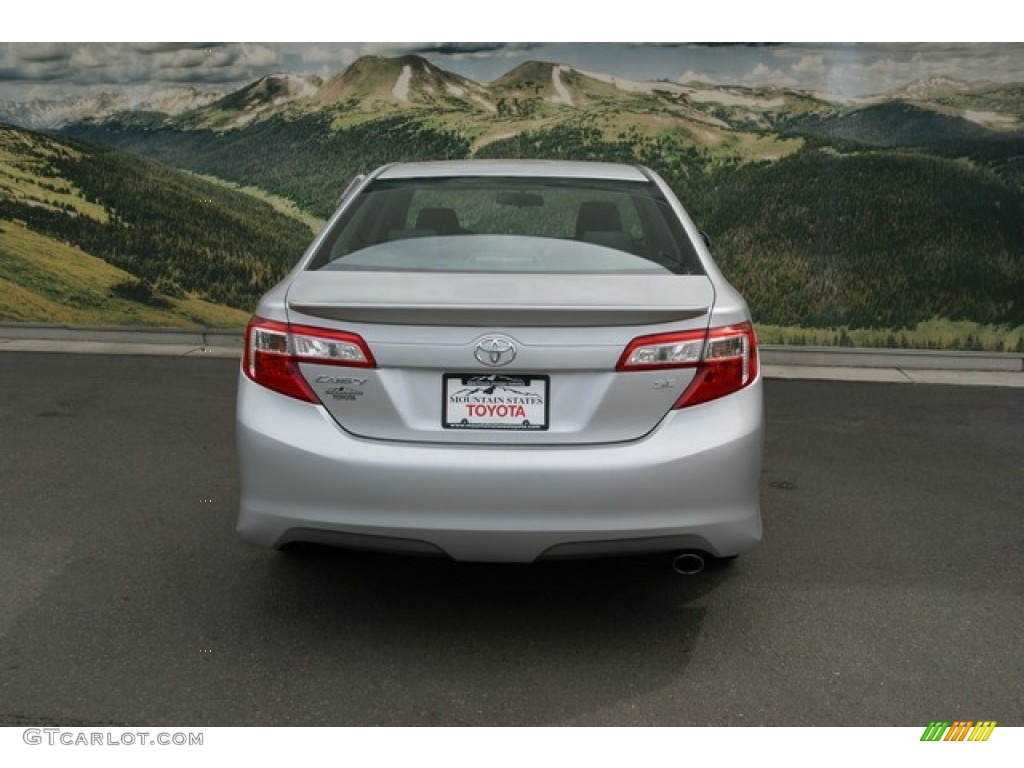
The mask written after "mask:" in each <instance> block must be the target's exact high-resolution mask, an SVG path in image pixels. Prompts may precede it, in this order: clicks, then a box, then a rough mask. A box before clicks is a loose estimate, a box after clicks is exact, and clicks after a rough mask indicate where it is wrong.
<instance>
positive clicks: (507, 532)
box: [237, 161, 763, 562]
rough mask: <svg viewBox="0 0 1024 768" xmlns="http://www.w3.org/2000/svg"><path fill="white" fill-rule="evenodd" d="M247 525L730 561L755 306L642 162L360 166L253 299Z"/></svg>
mask: <svg viewBox="0 0 1024 768" xmlns="http://www.w3.org/2000/svg"><path fill="white" fill-rule="evenodd" d="M237 428H238V452H239V471H240V486H241V500H240V512H239V518H238V531H239V533H240V534H241V536H242V537H243V538H244V539H246V540H247V541H250V542H252V543H255V544H259V545H263V546H268V547H278V548H280V547H283V546H285V545H287V544H290V543H292V542H320V543H327V544H333V545H337V546H341V547H350V548H359V549H376V550H384V551H392V552H408V553H420V554H435V555H442V556H448V557H451V558H454V559H456V560H470V561H503V562H531V561H535V560H538V559H542V558H558V557H572V556H586V555H605V554H621V553H633V552H635V553H646V552H693V553H700V554H701V555H703V556H714V557H731V556H734V555H738V554H741V553H743V552H746V551H748V550H750V549H751V548H753V547H754V546H755V545H756V544H757V543H758V541H759V540H760V538H761V518H760V511H759V492H758V479H759V475H760V467H761V445H762V429H763V415H762V387H761V376H760V373H759V367H758V355H757V344H756V340H755V338H754V331H753V328H752V326H751V323H750V315H749V312H748V309H747V306H746V304H745V302H744V301H743V299H742V298H741V297H740V296H739V295H738V294H737V292H736V291H735V290H734V289H733V288H732V287H731V286H730V285H729V284H728V283H727V282H726V280H725V279H724V278H723V276H722V275H721V273H720V272H719V271H718V269H717V267H716V266H715V264H714V262H713V261H712V259H711V255H710V254H709V252H708V250H707V248H706V246H705V244H704V241H703V239H702V237H701V235H700V233H699V232H698V230H697V229H696V227H695V226H694V224H693V222H692V221H691V220H690V218H689V217H688V216H687V214H686V212H685V211H684V210H683V208H682V206H681V205H680V203H679V201H678V200H677V199H676V198H675V196H674V195H673V193H672V191H671V190H670V189H669V187H668V186H667V185H666V184H665V182H664V181H663V180H662V179H661V178H660V177H658V176H657V175H656V174H655V173H653V172H652V171H650V170H648V169H645V168H640V167H633V166H626V165H612V164H600V163H570V162H544V161H454V162H437V163H408V164H398V165H391V166H385V167H384V168H381V169H378V170H377V171H375V172H374V173H372V174H370V175H369V176H367V177H366V178H360V179H358V180H357V181H356V182H354V183H353V185H352V186H350V188H349V189H348V190H347V191H346V193H345V194H344V195H343V197H342V200H341V201H340V203H339V206H338V209H337V211H336V212H335V213H334V215H333V216H332V217H331V219H330V221H329V222H328V223H327V225H326V226H325V228H324V230H323V232H322V233H321V234H320V235H319V236H318V237H317V238H316V240H315V241H314V242H313V244H312V245H311V246H310V248H309V250H308V251H307V252H306V254H305V255H304V256H303V257H302V259H301V260H300V262H299V264H298V265H297V266H296V267H295V268H294V269H293V270H292V272H291V273H290V274H289V275H288V276H287V277H286V278H285V279H284V280H283V281H282V282H281V283H280V284H278V285H277V286H276V287H275V288H273V289H272V290H271V291H270V292H269V293H267V294H266V295H265V296H264V297H263V298H262V300H261V301H260V303H259V305H258V307H257V309H256V313H255V315H254V316H253V318H252V320H251V322H250V323H249V327H248V329H247V331H246V339H245V352H244V357H243V360H242V370H241V374H240V376H239V383H238V410H237Z"/></svg>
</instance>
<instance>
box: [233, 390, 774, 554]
mask: <svg viewBox="0 0 1024 768" xmlns="http://www.w3.org/2000/svg"><path fill="white" fill-rule="evenodd" d="M237 429H238V459H239V473H240V488H241V498H240V510H239V517H238V532H239V534H240V535H241V536H242V538H243V539H245V540H246V541H249V542H251V543H253V544H257V545H261V546H269V547H278V546H281V545H283V544H286V543H288V542H292V541H320V542H325V543H333V544H339V545H342V546H348V547H356V548H370V549H382V550H394V551H409V552H421V553H432V554H446V555H448V556H450V557H452V558H454V559H456V560H476V561H496V562H531V561H533V560H536V559H538V558H542V557H560V556H577V555H598V554H612V553H624V552H652V551H669V550H676V549H690V548H693V549H701V550H704V551H706V552H708V553H710V554H712V555H716V556H722V557H724V556H730V555H736V554H741V553H743V552H746V551H748V550H750V549H751V548H753V547H754V546H756V544H757V543H758V542H759V541H760V539H761V517H760V506H759V487H758V483H759V476H760V469H761V446H762V430H763V412H762V393H761V381H760V379H758V380H757V381H756V382H755V383H754V384H752V385H751V386H750V387H748V388H746V389H745V390H743V391H741V392H738V393H736V394H734V395H731V396H730V397H727V398H723V399H722V400H718V401H714V402H711V403H706V404H704V405H700V406H695V407H692V408H687V409H684V410H682V411H674V412H672V413H671V414H670V415H669V416H668V417H666V418H665V420H664V421H663V422H662V423H661V424H660V425H659V426H658V428H657V429H655V430H654V431H653V432H652V433H650V434H649V435H648V436H647V437H645V438H643V439H641V440H637V441H633V442H628V443H616V444H609V445H599V446H549V447H536V448H535V447H522V446H517V447H514V448H510V447H491V446H482V445H465V444H444V445H441V444H416V443H397V442H385V441H375V440H365V439H361V438H356V437H353V436H351V435H349V434H348V433H346V432H345V431H344V430H342V429H341V428H339V427H338V425H337V423H336V422H335V421H334V420H333V419H332V418H331V416H330V415H329V414H328V413H327V412H326V410H325V409H324V408H323V407H322V406H314V405H310V404H307V403H302V402H299V401H297V400H292V399H290V398H287V397H284V396H281V395H278V394H276V393H274V392H271V391H269V390H267V389H264V388H263V387H261V386H259V385H257V384H254V383H253V382H251V381H249V380H248V379H246V378H245V377H244V376H241V377H240V378H239V389H238V421H237Z"/></svg>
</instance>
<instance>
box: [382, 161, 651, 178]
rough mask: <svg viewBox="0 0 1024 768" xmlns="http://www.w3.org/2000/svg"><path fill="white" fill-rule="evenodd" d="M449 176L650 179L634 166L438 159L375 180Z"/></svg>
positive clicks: (389, 170) (388, 170)
mask: <svg viewBox="0 0 1024 768" xmlns="http://www.w3.org/2000/svg"><path fill="white" fill-rule="evenodd" d="M450 176H529V177H547V178H559V179H607V180H610V181H650V179H648V177H647V176H646V175H645V174H644V172H643V171H642V170H641V169H640V168H639V167H638V166H635V165H625V164H623V163H589V162H578V161H568V160H438V161H431V162H420V163H396V164H395V165H389V166H385V167H384V168H382V169H380V170H379V171H378V172H377V174H376V177H377V178H379V179H417V178H431V177H435V178H436V177H450Z"/></svg>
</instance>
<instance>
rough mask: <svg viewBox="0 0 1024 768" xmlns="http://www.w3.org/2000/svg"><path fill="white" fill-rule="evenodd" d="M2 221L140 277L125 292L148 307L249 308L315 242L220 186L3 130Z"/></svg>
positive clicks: (107, 151) (97, 149)
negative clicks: (187, 303)
mask: <svg viewBox="0 0 1024 768" xmlns="http://www.w3.org/2000/svg"><path fill="white" fill-rule="evenodd" d="M0 220H8V221H12V222H21V223H23V224H24V225H26V226H27V227H28V228H29V229H31V230H33V231H34V232H37V233H40V234H43V235H46V236H48V237H49V238H52V239H54V240H56V241H59V242H63V243H69V244H73V245H75V246H76V247H78V248H80V249H81V250H82V251H84V252H86V253H88V254H91V255H93V256H98V257H100V258H102V259H103V260H105V261H107V262H108V263H110V264H111V265H113V266H115V267H118V268H120V269H122V270H124V271H125V272H127V273H129V274H131V275H133V276H135V277H136V278H137V281H136V282H135V283H134V284H130V285H126V286H123V287H122V288H121V289H120V290H121V292H122V294H124V295H125V296H128V297H134V298H136V299H138V300H139V301H141V302H143V303H145V302H149V303H150V304H153V303H155V302H156V303H158V302H160V301H166V299H167V298H168V297H172V298H173V297H183V296H184V295H186V294H194V295H195V296H197V297H201V298H204V299H208V300H210V301H213V302H216V303H220V304H225V305H228V306H231V307H237V308H240V309H247V310H248V309H251V307H252V306H253V304H254V302H255V299H256V298H257V297H258V296H259V295H260V294H261V293H263V292H264V291H265V290H267V289H268V288H269V287H270V286H271V285H273V284H274V283H275V282H276V281H277V280H279V279H280V278H281V276H282V275H283V274H284V272H285V271H287V269H289V268H290V267H291V266H292V264H294V262H295V261H296V259H297V258H298V257H299V255H300V254H301V253H302V251H303V249H304V248H305V247H306V245H308V243H309V240H310V239H311V237H312V233H311V232H310V230H309V228H308V227H307V226H305V225H303V224H302V223H301V222H299V221H296V220H295V219H293V218H290V217H288V216H284V215H282V214H280V213H278V212H277V211H275V210H274V209H273V208H272V207H271V206H270V205H268V204H266V203H264V202H262V201H259V200H257V199H255V198H253V197H251V196H248V195H245V194H242V193H240V192H236V191H233V190H230V189H226V188H224V187H223V186H221V185H217V184H212V183H210V182H208V181H205V180H202V179H197V178H195V177H193V176H190V175H188V174H186V173H183V172H181V171H176V170H173V169H171V168H168V167H166V166H162V165H159V164H157V163H154V162H153V161H151V160H147V159H145V158H142V157H138V156H136V155H132V154H129V153H126V152H122V151H119V150H116V149H113V148H111V147H106V146H100V145H91V144H86V143H82V142H78V141H71V140H68V139H55V138H51V137H46V136H42V135H40V134H35V133H31V132H28V131H23V130H21V129H15V128H12V127H4V126H0ZM0 237H2V235H0ZM161 297H163V298H161Z"/></svg>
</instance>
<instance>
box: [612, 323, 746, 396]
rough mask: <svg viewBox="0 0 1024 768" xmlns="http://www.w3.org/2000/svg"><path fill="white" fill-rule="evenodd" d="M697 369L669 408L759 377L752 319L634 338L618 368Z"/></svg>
mask: <svg viewBox="0 0 1024 768" xmlns="http://www.w3.org/2000/svg"><path fill="white" fill-rule="evenodd" d="M661 368H696V369H697V372H696V374H695V375H694V377H693V381H691V382H690V385H689V386H688V387H687V388H686V391H685V392H683V394H682V397H680V398H679V399H678V400H677V401H676V403H675V405H673V406H672V408H673V410H675V409H678V408H685V407H687V406H689V405H697V404H699V403H706V402H708V401H709V400H716V399H718V398H720V397H724V396H725V395H729V394H732V393H733V392H737V391H739V390H741V389H743V388H744V387H745V386H747V385H748V384H750V383H751V382H752V381H753V380H754V379H756V378H757V339H756V338H755V336H754V328H753V326H752V325H751V324H750V323H740V324H738V325H728V326H724V327H721V328H712V329H710V330H708V331H707V332H705V331H686V332H683V333H666V334H659V335H656V336H641V337H640V338H637V339H633V341H631V342H630V343H629V345H628V346H627V347H626V350H625V351H624V352H623V353H622V357H620V358H619V362H618V364H617V365H616V366H615V370H617V371H650V370H658V369H661Z"/></svg>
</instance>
